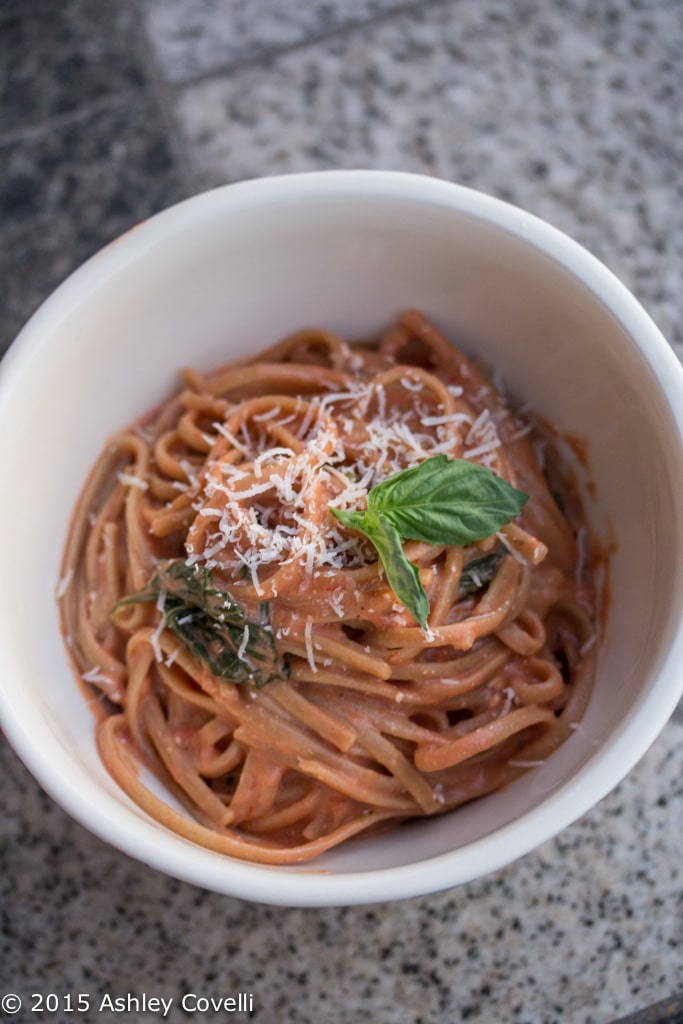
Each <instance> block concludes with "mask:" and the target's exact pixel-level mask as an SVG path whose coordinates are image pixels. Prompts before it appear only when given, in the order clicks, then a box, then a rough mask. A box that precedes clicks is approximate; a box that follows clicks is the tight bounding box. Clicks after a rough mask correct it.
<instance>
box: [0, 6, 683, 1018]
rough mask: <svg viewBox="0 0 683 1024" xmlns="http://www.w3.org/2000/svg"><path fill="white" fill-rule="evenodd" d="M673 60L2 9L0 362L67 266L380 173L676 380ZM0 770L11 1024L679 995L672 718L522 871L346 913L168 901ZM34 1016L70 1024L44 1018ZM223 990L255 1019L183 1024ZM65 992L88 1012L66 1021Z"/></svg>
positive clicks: (243, 13) (284, 11)
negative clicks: (657, 339)
mask: <svg viewBox="0 0 683 1024" xmlns="http://www.w3.org/2000/svg"><path fill="white" fill-rule="evenodd" d="M682 54H683V5H681V3H680V2H677V0H670V2H665V0H656V2H645V0H642V2H634V0H619V2H617V0H608V2H605V3H602V2H601V3H598V4H596V3H593V2H589V0H583V2H581V0H557V2H550V3H542V2H541V0H537V2H536V0H512V2H510V3H507V2H503V0H457V2H455V0H454V2H444V0H432V2H425V3H418V2H413V3H410V2H403V3H399V2H393V0H352V2H346V0H329V2H322V0H316V2H312V3H310V4H301V5H293V4H292V5H285V4H278V3H276V2H275V0H248V2H247V0H117V2H116V3H112V4H102V3H97V2H95V0H63V2H60V3H59V4H55V3H52V2H49V0H5V2H4V3H3V4H1V5H0V89H1V91H2V103H3V106H2V110H1V111H0V168H2V172H1V173H0V239H1V240H2V243H3V244H2V245H0V278H1V279H2V281H3V288H2V289H1V290H0V332H1V333H0V351H2V349H4V347H6V345H7V344H8V343H9V341H10V340H11V338H12V337H13V335H14V334H15V333H16V330H17V329H18V328H19V326H20V324H21V323H22V322H23V321H24V320H25V319H26V318H27V317H28V316H29V315H30V313H31V312H32V310H33V309H34V308H35V306H36V305H37V304H38V303H39V302H40V301H41V300H42V299H43V298H44V297H46V295H47V294H48V293H49V292H50V291H51V290H52V289H53V288H54V287H55V285H56V284H57V283H58V282H59V281H60V280H61V279H62V278H63V277H64V276H65V275H66V274H67V273H68V272H69V271H70V270H71V269H72V268H73V267H75V266H76V265H78V263H79V262H81V260H82V259H84V258H85V257H87V256H88V255H89V254H90V253H91V252H93V251H94V250H95V249H97V248H98V247H99V246H101V245H103V244H104V243H105V242H107V241H109V240H110V239H111V238H112V237H114V236H115V235H116V234H119V233H120V232H122V231H124V230H126V229H127V228H128V227H130V226H131V225H132V224H134V223H135V222H136V221H138V220H139V219H141V218H142V217H145V216H148V215H149V214H150V213H153V212H154V211H155V210H157V209H159V208H161V207H163V206H165V205H168V204H169V203H171V202H173V201H175V200H176V199H179V198H181V197H183V196H184V195H187V194H189V193H190V192H192V191H195V190H198V189H200V188H203V187H207V186H210V185H214V184H218V183H221V182H224V181H233V180H236V179H239V178H241V177H245V176H253V175H262V174H267V173H274V172H283V171H294V170H300V169H312V168H318V167H333V166H344V167H348V166H370V167H391V168H396V169H402V170H413V171H421V172H424V173H428V174H435V175H439V176H442V177H445V178H449V179H451V180H456V181H460V182H463V183H465V184H470V185H473V186H476V187H479V188H481V189H483V190H484V191H488V192H490V193H493V194H495V195H498V196H501V197H503V198H506V199H509V200H511V201H512V202H515V203H518V204H520V205H522V206H525V207H526V208H527V209H530V210H532V211H534V212H536V213H538V214H540V215H541V216H544V217H546V218H547V219H548V220H550V221H551V222H552V223H554V224H556V225H558V226H559V227H561V228H563V229H564V230H566V231H567V232H568V233H569V234H571V235H573V236H574V237H575V238H577V239H579V240H580V241H582V242H583V243H584V244H586V245H587V246H588V247H589V248H591V249H592V250H593V251H594V252H595V253H596V254H597V255H599V256H600V257H601V258H602V259H603V260H604V261H605V262H606V263H607V264H608V265H609V266H610V267H612V269H614V270H615V271H616V273H617V274H618V275H619V276H620V277H621V278H622V279H623V280H624V281H625V283H626V284H627V285H629V286H630V287H631V288H632V289H633V290H634V291H635V293H636V294H637V295H638V297H639V298H640V299H641V301H642V302H643V303H644V305H645V306H646V308H647V309H648V310H649V312H650V313H651V314H652V316H653V317H654V319H655V320H656V322H657V323H658V324H659V325H660V326H661V328H662V329H663V331H664V333H665V334H666V335H667V337H668V338H669V339H670V340H671V342H672V344H673V345H674V347H675V348H676V350H677V352H678V353H679V355H681V354H683V332H682V331H681V323H680V315H679V311H680V295H681V294H683V202H682V201H681V200H682V198H683V197H682V192H683V176H682V175H681V167H682V166H683V159H682V158H683V132H682V131H681V129H682V128H683V77H682V76H681V73H680V58H681V55H682ZM0 758H1V770H0V802H1V806H2V811H3V813H2V815H1V816H0V837H1V845H0V996H2V994H3V993H6V992H15V993H18V994H19V995H20V996H21V997H22V999H23V1000H24V1008H23V1009H22V1010H21V1011H20V1012H19V1013H18V1014H16V1015H13V1016H10V1015H9V1014H7V1015H6V1016H5V1017H2V1019H7V1020H10V1019H11V1020H15V1021H26V1022H29V1021H36V1020H40V1019H45V1020H59V1021H60V1022H61V1021H68V1020H79V1021H85V1022H91V1021H92V1022H99V1021H102V1022H110V1021H111V1022H114V1021H122V1020H128V1021H131V1022H132V1021H144V1022H146V1021H158V1020H160V1019H162V1013H161V1011H160V1010H159V1009H157V1008H152V1009H149V1006H148V1008H147V1009H146V1010H142V1009H138V1010H136V1009H135V1004H134V1003H131V1004H130V1012H129V1011H128V1010H119V1011H117V1010H116V1009H115V1008H112V1007H113V1006H114V1004H113V1002H112V1005H108V1004H107V999H109V1000H110V1001H113V1000H115V999H116V998H121V999H125V998H127V996H128V995H130V996H131V997H133V998H137V999H139V1000H141V999H142V997H143V995H145V996H146V997H147V998H148V999H149V997H155V998H159V999H164V1000H167V1001H168V1000H169V999H171V1000H173V1006H172V1009H171V1010H170V1012H169V1013H168V1014H167V1016H166V1017H165V1019H166V1020H172V1021H179V1022H182V1021H186V1020H188V1019H196V1020H199V1019H207V1020H217V1021H220V1020H226V1019H234V1020H248V1019H253V1020H256V1021H257V1022H258V1024H281V1022H292V1024H357V1022H358V1021H361V1020H369V1021H372V1022H373V1024H436V1022H439V1024H444V1022H447V1024H456V1022H460V1021H473V1022H477V1024H490V1022H492V1021H496V1022H500V1024H507V1022H515V1024H517V1022H519V1024H555V1022H557V1024H565V1022H568V1024H611V1022H613V1021H615V1020H616V1019H617V1018H621V1017H625V1016H626V1015H630V1014H634V1013H637V1012H638V1011H641V1010H643V1009H644V1008H646V1007H648V1006H650V1005H651V1004H654V1003H658V1002H659V1001H661V1000H663V999H665V997H668V996H670V995H673V994H675V993H677V992H680V991H683V868H682V866H681V865H682V864H683V858H682V857H681V835H682V826H683V782H682V780H683V715H681V713H680V711H679V713H678V714H677V715H676V716H675V717H674V719H673V720H672V721H671V722H670V723H669V725H668V726H667V727H666V729H665V730H664V732H663V734H662V735H661V736H660V737H659V739H658V740H657V742H656V743H655V744H654V746H653V747H652V749H651V750H650V751H649V753H648V754H647V755H646V757H645V758H644V759H643V760H642V762H641V763H640V764H639V765H638V766H637V768H636V769H635V770H634V771H633V772H632V773H631V774H630V775H629V777H628V778H627V779H626V780H625V781H624V782H623V783H622V784H621V786H619V787H618V789H617V790H616V791H615V792H613V793H612V794H611V795H610V796H609V797H607V798H606V799H605V800H603V801H602V803H601V804H600V805H599V806H598V807H596V808H595V809H594V810H593V811H592V812H591V813H590V814H588V815H586V816H585V817H584V818H583V819H582V820H581V821H579V822H577V823H576V824H575V825H573V826H572V827H570V828H569V829H567V830H566V831H565V832H563V833H562V835H560V836H559V837H557V838H556V839H555V840H553V841H551V842H548V843H545V844H544V845H543V846H542V847H540V849H538V850H537V851H536V852H534V853H532V854H530V855H528V856H527V857H525V858H524V859H522V860H521V861H519V862H517V863H516V864H513V865H511V866H510V867H509V868H507V869H505V870H504V871H501V872H498V873H496V874H494V875H492V876H490V877H488V878H486V879H484V880H482V881H479V882H476V883H472V884H470V885H467V886H463V887H461V888H459V889H457V890H454V891H452V892H448V893H442V894H438V895H434V896H430V897H425V898H422V899H414V900H409V901H406V902H404V903H394V904H378V905H375V906H370V907H357V908H342V909H322V910H285V909H275V908H268V907H264V906H258V905H247V904H245V903H242V902H240V901H239V900H235V899H229V898H224V897H220V896H217V895H214V894H211V893H207V892H204V891H202V890H201V889H197V888H193V887H191V886H189V885H186V884H184V883H180V882H176V881H174V880H172V879H169V878H166V877H164V876H161V875H159V874H157V873H156V872H154V871H152V870H151V869H149V868H147V867H145V866H143V865H140V864H138V863H136V862H134V861H132V860H130V859H128V858H127V857H125V856H124V855H122V854H120V853H118V852H117V851H115V850H112V849H109V848H108V847H106V846H104V845H103V844H102V843H101V842H100V841H99V840H97V839H96V838H94V837H93V836H91V835H90V834H88V833H87V832H85V831H84V830H83V829H82V828H81V827H80V826H79V825H77V824H75V823H74V822H73V821H72V820H71V819H70V818H68V817H67V816H66V815H65V814H64V813H63V812H62V811H61V810H60V809H59V808H58V807H56V806H55V805H54V804H53V803H52V802H51V801H50V800H49V799H48V798H47V797H46V796H45V795H44V794H43V793H42V791H41V790H40V789H39V787H38V786H37V785H36V784H35V782H34V781H33V780H32V778H31V777H30V776H29V774H28V773H27V772H26V770H25V769H24V768H23V766H22V765H21V764H20V763H19V761H18V760H17V758H16V756H15V755H14V753H13V752H12V751H11V750H10V749H9V747H8V746H7V745H6V744H5V743H4V742H2V743H1V744H0ZM34 992H35V993H47V992H53V993H56V994H57V995H58V996H59V998H60V1000H61V1004H60V1006H61V1010H60V1013H57V1014H55V1013H52V1014H51V1013H43V1014H42V1015H41V1014H39V1013H37V1012H32V1011H31V1004H32V1000H31V994H32V993H34ZM238 992H247V993H250V994H251V995H252V997H253V1003H252V1005H253V1009H252V1011H251V1013H249V1012H247V1011H241V1012H235V1013H231V1014H226V1013H225V1012H224V1011H221V1012H216V1013H212V1012H208V1013H206V1014H203V1015H200V1014H198V1013H192V1012H185V1011H183V1009H182V1007H181V1005H180V999H181V997H182V995H183V993H197V994H198V995H201V996H204V997H211V996H214V997H220V996H231V995H236V994H237V993H238ZM67 993H71V994H72V996H75V995H77V994H78V993H87V994H88V997H89V1003H90V1009H89V1010H88V1011H87V1012H81V1013H76V1014H73V1015H69V1014H68V1013H66V1012H61V1011H64V1009H65V1005H66V1004H65V1003H64V996H65V995H66V994H67ZM190 1005H192V1004H190ZM679 1005H680V1004H679ZM656 1012H657V1016H656V1017H653V1016H652V1015H650V1016H648V1017H647V1021H648V1024H653V1022H656V1024H659V1021H663V1020H664V1019H666V1020H667V1021H669V1022H670V1021H671V1020H672V1018H671V1016H667V1017H666V1018H664V1012H665V1011H664V1009H663V1004H662V1008H661V1009H659V1010H657V1011H656ZM1 1015H2V1010H0V1016H1ZM641 1019H644V1018H641Z"/></svg>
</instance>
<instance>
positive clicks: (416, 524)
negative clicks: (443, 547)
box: [330, 455, 529, 629]
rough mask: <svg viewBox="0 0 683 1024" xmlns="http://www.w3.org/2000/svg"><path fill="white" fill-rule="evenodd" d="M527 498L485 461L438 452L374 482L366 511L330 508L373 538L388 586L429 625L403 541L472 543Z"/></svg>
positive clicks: (492, 530)
mask: <svg viewBox="0 0 683 1024" xmlns="http://www.w3.org/2000/svg"><path fill="white" fill-rule="evenodd" d="M528 500H529V496H528V495H527V494H524V493H523V492H522V491H518V490H517V489H516V488H514V487H513V486H512V485H511V484H510V483H508V481H507V480H504V479H503V478H502V477H499V476H496V475H495V474H494V473H492V472H491V470H490V469H486V467H485V466H480V465H478V464H477V463H474V462H468V461H467V460H466V459H449V458H448V457H447V456H446V455H434V456H433V457H432V458H429V459H425V461H424V462H421V463H419V464H418V465H416V466H410V467H409V468H408V469H404V470H401V471H400V472H399V473H395V474H394V475H393V476H390V477H388V479H386V480H383V481H382V483H381V484H377V486H376V487H373V488H372V489H371V491H370V492H369V494H368V503H367V509H366V510H365V511H358V510H349V509H339V508H330V511H331V512H332V515H334V516H335V517H336V518H337V519H338V520H339V521H340V522H341V523H343V524H344V526H348V527H351V528H352V529H354V530H358V531H359V532H360V533H362V534H364V535H365V536H366V537H367V538H368V540H370V541H371V542H372V543H373V544H374V546H375V548H376V549H377V553H378V554H379V557H380V561H381V562H382V565H383V566H384V571H385V573H386V575H387V581H388V583H389V586H390V587H391V589H392V590H393V591H394V593H395V594H396V596H397V597H398V599H399V600H400V601H401V603H402V604H403V605H404V606H405V607H406V608H407V609H408V611H409V612H410V613H411V614H412V615H413V616H414V617H415V619H416V620H417V621H418V622H419V623H420V625H421V626H422V628H423V629H426V627H427V616H428V614H429V601H428V599H427V595H426V594H425V591H424V588H423V586H422V583H421V582H420V578H419V575H418V571H417V569H416V567H415V566H414V565H412V564H411V563H410V562H409V561H408V559H407V558H406V557H405V555H404V554H403V547H402V541H404V540H420V541H424V542H425V543H427V544H435V545H438V544H448V545H451V546H460V545H464V544H471V543H473V542H474V541H477V540H481V539H482V538H484V537H489V536H490V535H491V534H493V533H496V532H497V531H498V530H500V528H501V527H502V526H505V524H506V523H509V522H510V520H511V519H514V517H515V516H517V515H519V513H520V512H521V510H522V508H523V507H524V505H525V504H526V502H527V501H528Z"/></svg>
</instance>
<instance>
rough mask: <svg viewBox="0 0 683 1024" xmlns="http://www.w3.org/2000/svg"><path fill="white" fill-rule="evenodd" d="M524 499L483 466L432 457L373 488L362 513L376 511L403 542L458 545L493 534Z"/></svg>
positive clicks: (440, 456)
mask: <svg viewBox="0 0 683 1024" xmlns="http://www.w3.org/2000/svg"><path fill="white" fill-rule="evenodd" d="M527 501H528V495H526V494H524V493H523V492H522V491H518V490H516V489H515V488H514V487H513V486H512V485H511V484H509V483H508V481H507V480H504V479H503V478H502V477H499V476H496V475H495V474H494V473H492V472H491V470H490V469H486V467H485V466H480V465H478V464H477V463H474V462H468V461H467V460H466V459H449V458H448V457H447V456H446V455H435V456H432V458H430V459H426V460H425V461H424V462H421V463H419V464H418V465H417V466H411V467H410V468H409V469H404V470H402V471H401V472H400V473H395V474H394V475H393V476H390V477H389V478H388V479H387V480H384V481H383V482H382V483H381V484H378V485H377V486H376V487H373V488H372V490H371V491H370V493H369V495H368V512H376V513H380V514H381V516H382V518H384V519H385V520H386V521H388V522H390V523H391V525H392V526H394V527H395V528H396V529H397V530H398V531H399V533H400V534H401V536H402V537H404V538H405V539H407V540H421V541H424V542H426V543H427V544H449V545H463V544H471V543H472V542H473V541H475V540H481V539H482V537H488V536H490V535H491V534H492V533H496V532H497V531H498V530H500V528H501V526H504V525H505V524H506V523H509V522H510V520H511V519H514V517H515V516H517V515H519V513H520V512H521V510H522V508H523V507H524V505H525V504H526V502H527Z"/></svg>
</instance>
